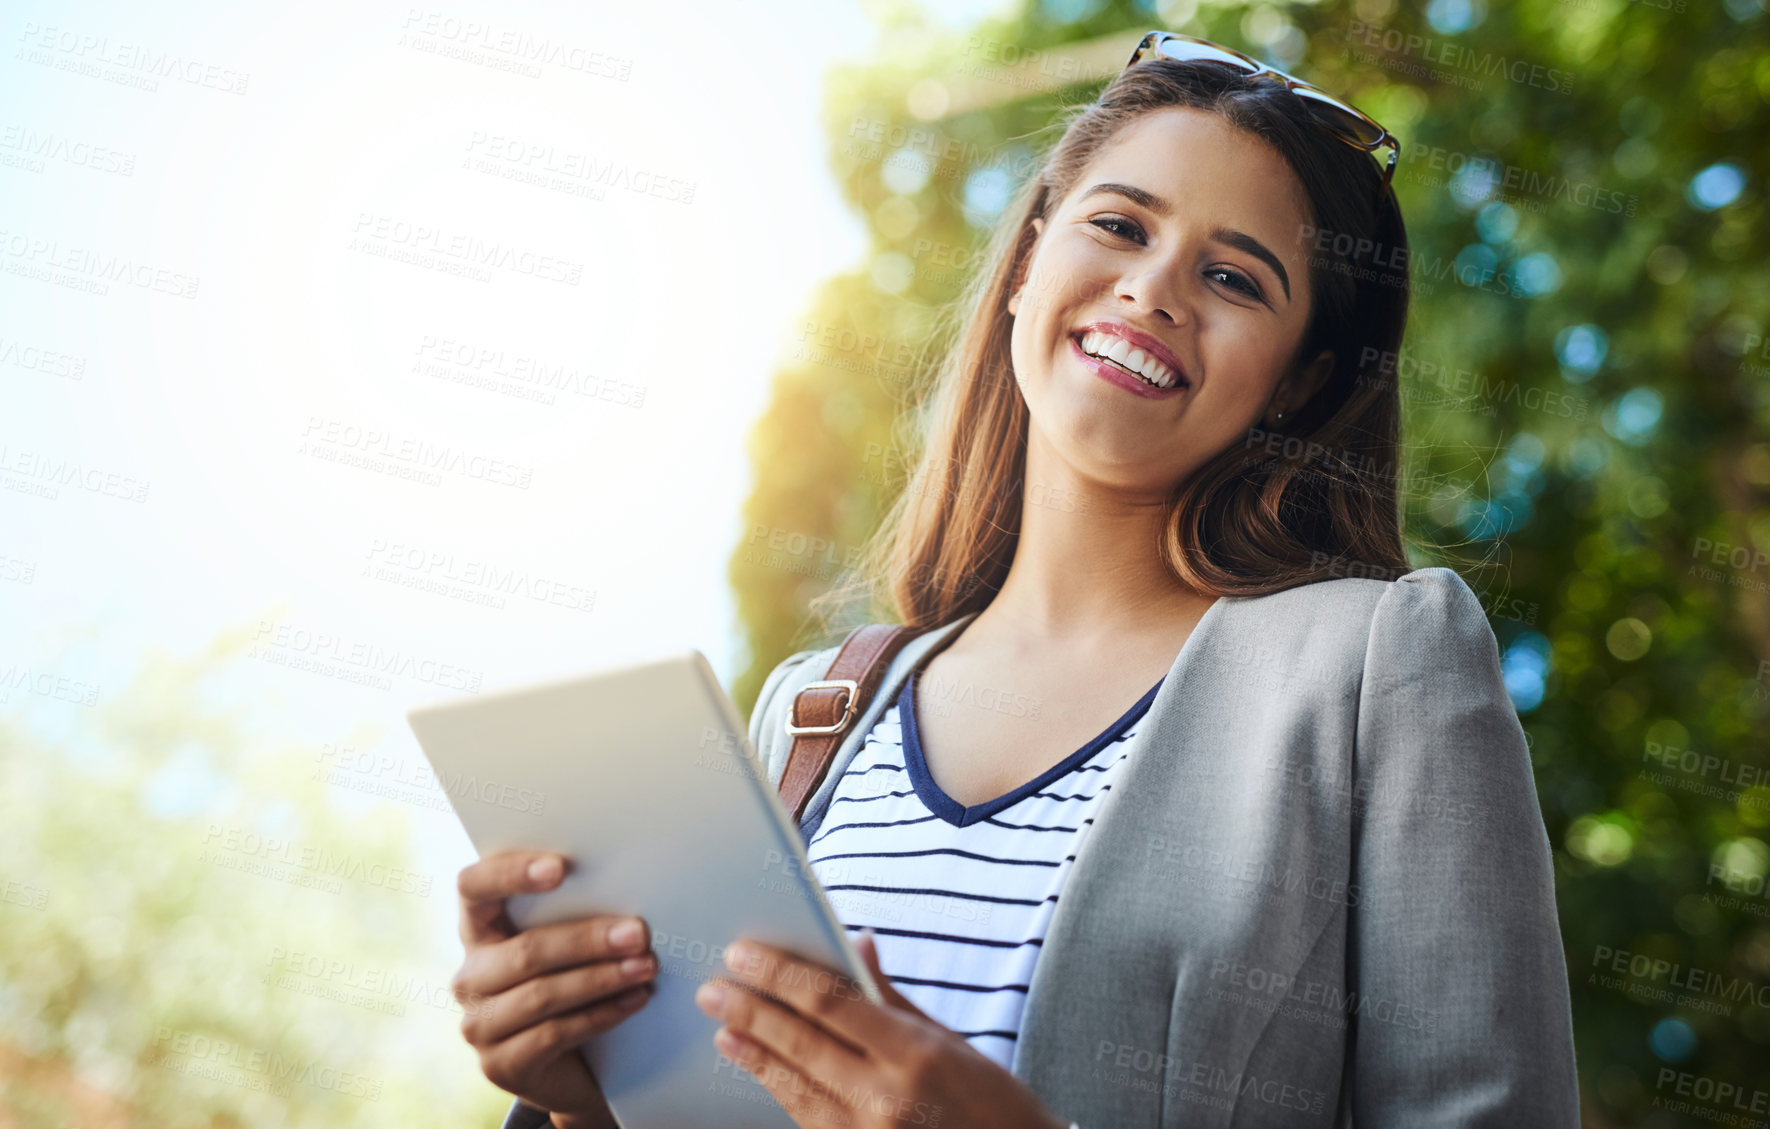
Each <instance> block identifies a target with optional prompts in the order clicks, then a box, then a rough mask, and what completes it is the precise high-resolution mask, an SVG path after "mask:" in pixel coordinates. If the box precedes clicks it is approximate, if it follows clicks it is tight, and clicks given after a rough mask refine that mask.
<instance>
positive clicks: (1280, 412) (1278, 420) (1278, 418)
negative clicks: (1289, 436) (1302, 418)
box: [1272, 408, 1284, 423]
mask: <svg viewBox="0 0 1770 1129" xmlns="http://www.w3.org/2000/svg"><path fill="white" fill-rule="evenodd" d="M1272 422H1273V423H1283V422H1284V409H1283V408H1280V409H1278V414H1277V415H1275V416H1273V417H1272Z"/></svg>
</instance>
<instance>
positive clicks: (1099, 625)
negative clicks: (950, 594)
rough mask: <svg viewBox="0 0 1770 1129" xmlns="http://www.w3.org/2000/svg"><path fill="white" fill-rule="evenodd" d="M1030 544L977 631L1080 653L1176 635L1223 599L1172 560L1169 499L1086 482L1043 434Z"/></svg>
mask: <svg viewBox="0 0 1770 1129" xmlns="http://www.w3.org/2000/svg"><path fill="white" fill-rule="evenodd" d="M1026 462H1027V468H1026V488H1025V489H1024V490H1022V491H1021V504H1020V537H1019V541H1018V543H1017V544H1016V547H1015V550H1014V560H1013V562H1012V563H1011V564H1010V565H1009V567H1008V575H1007V578H1006V579H1005V580H1004V581H1003V583H1002V589H1001V591H1000V592H998V593H997V594H996V597H995V599H993V600H992V601H990V604H989V606H988V607H986V608H985V609H984V610H983V611H982V612H980V613H979V614H978V617H977V621H976V624H974V627H973V630H975V631H977V632H978V633H981V634H987V635H990V636H993V637H997V638H1003V639H1010V638H1021V639H1026V640H1035V639H1036V640H1039V641H1041V642H1043V643H1046V644H1048V643H1050V642H1051V641H1052V640H1062V641H1067V642H1069V643H1071V644H1074V645H1077V646H1086V645H1088V644H1090V643H1100V644H1103V645H1107V644H1110V643H1111V642H1112V641H1113V640H1115V639H1119V640H1122V639H1124V638H1125V637H1126V636H1127V635H1128V634H1130V635H1143V634H1145V633H1148V632H1150V631H1152V630H1153V631H1156V632H1162V633H1166V632H1168V631H1169V630H1170V629H1171V627H1172V626H1173V625H1174V624H1176V623H1182V622H1188V621H1196V619H1197V617H1198V616H1200V615H1202V614H1203V612H1204V610H1205V609H1206V608H1208V607H1209V606H1210V605H1211V603H1212V602H1213V597H1210V596H1205V595H1201V594H1200V593H1198V592H1196V591H1194V590H1193V589H1191V588H1189V587H1187V586H1186V585H1185V584H1182V583H1181V582H1180V581H1179V580H1178V579H1177V578H1176V577H1174V575H1173V574H1172V573H1171V572H1169V570H1168V567H1167V565H1166V564H1164V563H1163V559H1162V555H1161V551H1160V538H1161V533H1162V527H1163V521H1164V517H1165V515H1166V512H1167V498H1166V497H1165V496H1161V495H1152V494H1147V493H1137V492H1135V491H1131V490H1124V489H1117V488H1114V487H1110V486H1106V485H1103V484H1101V483H1099V482H1095V481H1091V480H1085V479H1083V478H1082V477H1081V476H1079V475H1078V474H1076V473H1075V471H1074V470H1073V469H1071V468H1070V467H1069V466H1068V465H1067V464H1065V463H1063V462H1062V460H1060V459H1058V458H1056V457H1055V454H1054V452H1052V451H1051V450H1050V449H1049V448H1048V447H1047V446H1046V445H1045V443H1044V441H1043V439H1042V437H1040V436H1039V435H1038V433H1037V432H1036V431H1035V432H1034V433H1033V435H1031V436H1029V439H1028V443H1027V459H1026Z"/></svg>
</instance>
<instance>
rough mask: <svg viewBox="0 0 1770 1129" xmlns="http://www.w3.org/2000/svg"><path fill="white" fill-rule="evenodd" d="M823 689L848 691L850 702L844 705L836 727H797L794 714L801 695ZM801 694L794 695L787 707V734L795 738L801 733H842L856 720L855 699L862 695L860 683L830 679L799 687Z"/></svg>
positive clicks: (843, 679)
mask: <svg viewBox="0 0 1770 1129" xmlns="http://www.w3.org/2000/svg"><path fill="white" fill-rule="evenodd" d="M821 689H830V690H846V691H848V700H847V701H846V702H844V703H843V704H842V716H841V717H839V718H837V719H836V724H834V725H796V724H794V720H793V712H794V710H796V709H797V708H798V706H799V694H803V693H804V692H805V691H807V690H821ZM799 694H795V695H793V700H792V701H791V702H790V703H788V705H787V732H788V733H790V734H792V735H793V736H795V737H797V736H798V735H799V734H801V733H814V734H815V733H840V732H842V731H843V730H844V729H846V728H848V723H849V722H850V721H853V720H854V699H855V698H856V697H858V696H859V694H860V683H858V682H856V681H855V680H854V679H852V678H829V679H825V680H824V681H822V682H807V683H806V684H805V685H803V686H801V687H799Z"/></svg>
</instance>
